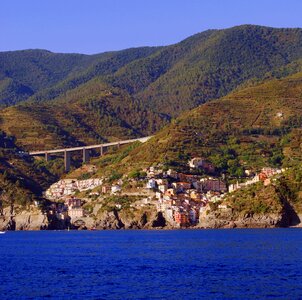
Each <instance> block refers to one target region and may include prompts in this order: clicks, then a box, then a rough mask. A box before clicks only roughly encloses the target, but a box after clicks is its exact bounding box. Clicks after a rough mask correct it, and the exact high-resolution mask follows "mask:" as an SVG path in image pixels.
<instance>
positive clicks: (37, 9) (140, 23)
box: [0, 0, 302, 53]
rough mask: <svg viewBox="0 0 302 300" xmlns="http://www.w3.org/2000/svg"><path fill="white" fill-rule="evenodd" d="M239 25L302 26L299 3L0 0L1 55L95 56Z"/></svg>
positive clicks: (271, 0) (289, 0) (290, 0)
mask: <svg viewBox="0 0 302 300" xmlns="http://www.w3.org/2000/svg"><path fill="white" fill-rule="evenodd" d="M240 24H259V25H267V26H273V27H302V0H0V51H7V50H19V49H29V48H31V49H34V48H40V49H48V50H51V51H54V52H78V53H98V52H104V51H110V50H119V49H125V48H130V47H138V46H151V45H153V46H158V45H167V44H172V43H176V42H178V41H180V40H182V39H184V38H186V37H188V36H190V35H192V34H194V33H197V32H200V31H204V30H206V29H215V28H227V27H231V26H234V25H240Z"/></svg>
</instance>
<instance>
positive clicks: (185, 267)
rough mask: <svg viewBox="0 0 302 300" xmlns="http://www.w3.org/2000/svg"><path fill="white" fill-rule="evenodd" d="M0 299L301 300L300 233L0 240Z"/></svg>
mask: <svg viewBox="0 0 302 300" xmlns="http://www.w3.org/2000/svg"><path fill="white" fill-rule="evenodd" d="M0 257H1V263H0V268H1V272H0V299H1V300H3V299H44V298H48V299H270V298H272V299H273V298H274V299H302V229H228V230H171V231H164V230H163V231H160V230H158V231H143V230H132V231H130V230H129V231H69V232H68V231H40V232H7V233H5V234H1V235H0Z"/></svg>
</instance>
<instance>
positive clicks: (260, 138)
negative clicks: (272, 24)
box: [100, 73, 302, 177]
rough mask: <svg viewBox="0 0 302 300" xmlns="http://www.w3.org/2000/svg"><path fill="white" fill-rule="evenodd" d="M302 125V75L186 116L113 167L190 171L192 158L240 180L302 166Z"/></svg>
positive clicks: (247, 91)
mask: <svg viewBox="0 0 302 300" xmlns="http://www.w3.org/2000/svg"><path fill="white" fill-rule="evenodd" d="M301 126H302V73H297V74H295V75H292V76H289V77H286V78H284V79H274V80H270V81H267V82H265V83H263V84H260V85H257V86H254V87H249V88H246V89H243V90H240V91H237V92H234V93H231V94H229V95H227V96H226V97H224V98H221V99H218V100H215V101H210V102H208V103H206V104H203V105H201V106H199V107H198V108H196V109H194V110H192V111H190V112H187V113H185V114H183V115H181V116H180V117H179V118H177V119H176V120H174V121H172V123H171V124H170V125H168V126H166V127H165V128H164V129H163V130H161V131H160V132H159V133H158V134H156V135H155V137H154V138H152V139H151V140H150V141H148V142H147V143H145V144H143V145H141V146H139V147H137V148H136V149H134V150H132V151H131V152H130V153H129V155H128V156H126V157H125V158H124V159H123V160H121V162H119V164H118V167H117V166H115V167H113V168H118V169H121V170H122V169H123V168H125V169H128V170H129V169H131V168H132V169H133V168H134V169H135V168H136V169H141V168H143V167H145V166H150V165H151V164H154V163H158V162H161V163H164V164H165V165H166V166H167V167H174V168H178V169H185V168H186V164H187V161H188V159H189V158H191V157H194V156H201V157H206V158H208V159H210V160H211V161H212V162H213V163H214V164H215V165H216V166H217V168H218V169H217V170H218V171H219V172H220V173H226V174H229V175H230V176H235V177H240V176H242V175H243V172H244V169H251V170H258V169H259V168H261V167H264V166H268V165H271V166H281V165H283V166H291V165H297V164H299V163H300V162H301V156H300V155H299V151H297V149H300V148H299V147H300V144H299V143H298V141H299V137H301V132H302V129H301ZM294 145H295V146H294ZM297 147H298V148H297ZM100 165H102V163H101V162H100ZM100 172H102V169H100Z"/></svg>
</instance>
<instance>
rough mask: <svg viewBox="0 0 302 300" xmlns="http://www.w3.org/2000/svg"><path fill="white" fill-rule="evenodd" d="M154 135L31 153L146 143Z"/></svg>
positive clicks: (39, 153) (31, 153) (62, 151)
mask: <svg viewBox="0 0 302 300" xmlns="http://www.w3.org/2000/svg"><path fill="white" fill-rule="evenodd" d="M151 137H152V136H146V137H143V138H138V139H131V140H123V141H118V142H112V143H105V144H98V145H90V146H79V147H72V148H62V149H52V150H42V151H30V152H29V155H33V156H35V155H43V154H46V153H47V154H54V153H64V152H73V151H79V150H84V149H86V150H90V149H97V148H101V147H109V146H117V145H124V144H129V143H133V142H137V141H139V142H141V143H144V142H146V141H148V140H149V139H150V138H151Z"/></svg>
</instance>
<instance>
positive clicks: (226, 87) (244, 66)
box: [0, 25, 302, 117]
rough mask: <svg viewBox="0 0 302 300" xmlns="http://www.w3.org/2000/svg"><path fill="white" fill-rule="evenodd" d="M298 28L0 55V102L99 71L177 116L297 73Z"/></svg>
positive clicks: (57, 88)
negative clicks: (114, 48)
mask: <svg viewBox="0 0 302 300" xmlns="http://www.w3.org/2000/svg"><path fill="white" fill-rule="evenodd" d="M301 59H302V29H276V28H269V27H262V26H254V25H242V26H237V27H233V28H229V29H224V30H208V31H205V32H202V33H199V34H196V35H194V36H191V37H189V38H187V39H185V40H184V41H181V42H179V43H177V44H174V45H170V46H165V47H154V48H152V47H144V48H135V49H128V50H123V51H118V52H109V53H103V54H97V55H80V54H54V53H51V52H47V51H40V50H28V51H15V52H3V53H0V103H2V104H5V105H11V104H14V103H17V102H19V101H23V100H27V99H30V100H32V101H39V102H43V101H49V100H51V99H54V98H57V97H59V96H64V95H65V93H66V92H68V91H69V90H71V89H75V88H77V87H78V86H80V85H82V84H85V83H86V82H88V81H90V80H92V79H94V78H95V77H98V78H99V79H100V80H101V81H102V82H105V83H106V84H108V85H110V86H113V87H115V88H119V89H122V90H123V91H124V92H126V93H128V94H130V95H131V97H132V98H134V99H136V100H137V101H139V102H140V103H141V105H142V107H144V108H149V109H151V110H153V111H155V112H156V113H164V114H166V115H167V116H172V117H175V116H178V115H179V114H180V113H181V112H183V111H184V110H189V109H191V108H194V107H196V106H198V105H199V104H201V103H204V102H206V101H208V100H210V99H214V98H219V97H221V96H224V95H226V94H228V93H229V92H231V91H232V90H234V89H236V88H238V87H241V86H242V85H249V84H251V83H254V82H255V81H259V80H262V79H264V78H270V77H283V76H286V75H289V74H292V73H295V72H298V71H300V70H301V69H302V68H301V65H302V63H301Z"/></svg>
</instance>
